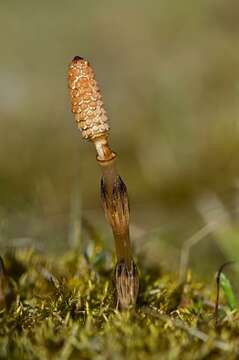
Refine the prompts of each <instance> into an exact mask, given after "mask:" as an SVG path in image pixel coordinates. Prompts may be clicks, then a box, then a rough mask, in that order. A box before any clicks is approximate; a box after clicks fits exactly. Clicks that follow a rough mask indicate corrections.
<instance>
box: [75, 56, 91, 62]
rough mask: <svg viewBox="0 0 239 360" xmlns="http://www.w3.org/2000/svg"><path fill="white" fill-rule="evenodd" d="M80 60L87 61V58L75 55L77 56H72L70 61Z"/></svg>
mask: <svg viewBox="0 0 239 360" xmlns="http://www.w3.org/2000/svg"><path fill="white" fill-rule="evenodd" d="M81 60H83V61H87V60H86V59H84V58H83V57H81V56H78V55H77V56H75V57H74V58H73V60H72V62H74V63H77V62H78V61H81ZM87 62H88V61H87Z"/></svg>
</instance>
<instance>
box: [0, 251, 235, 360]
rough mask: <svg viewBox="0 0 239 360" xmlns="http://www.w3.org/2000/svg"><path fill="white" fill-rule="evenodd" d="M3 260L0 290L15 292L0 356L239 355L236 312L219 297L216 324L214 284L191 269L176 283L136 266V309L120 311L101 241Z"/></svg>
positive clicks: (0, 328)
mask: <svg viewBox="0 0 239 360" xmlns="http://www.w3.org/2000/svg"><path fill="white" fill-rule="evenodd" d="M4 262H5V267H6V271H7V273H8V275H9V277H10V278H9V279H10V283H9V284H8V285H4V286H5V287H4V286H2V291H3V290H4V289H5V290H4V291H6V292H7V290H6V289H7V288H9V287H10V288H12V289H13V290H12V291H13V294H14V295H13V296H12V297H9V296H8V298H7V299H8V300H7V303H6V306H7V307H8V309H7V308H6V307H5V308H3V309H2V310H1V312H0V359H44V360H46V359H159V358H161V359H219V358H220V359H233V358H237V356H238V354H239V342H238V334H239V322H238V320H239V313H238V312H237V311H236V310H234V311H230V309H229V306H228V305H227V302H226V300H225V299H224V300H223V299H222V302H223V301H224V304H223V305H221V306H220V311H219V315H220V316H219V323H218V327H217V329H216V328H215V318H214V301H215V284H212V288H211V289H210V288H207V287H206V286H204V285H203V284H201V283H199V282H198V281H195V280H194V279H193V276H192V275H190V274H189V275H188V278H187V281H186V283H185V285H184V286H181V285H179V284H178V283H177V281H176V280H175V278H174V276H173V275H167V274H166V275H165V274H164V275H162V274H158V273H157V272H155V271H154V270H153V269H149V268H147V269H146V268H145V269H141V293H140V296H139V301H138V306H137V309H136V311H131V312H129V313H127V312H124V313H120V312H119V311H117V310H116V304H115V298H114V291H113V286H112V282H111V273H112V259H111V257H110V255H109V254H107V253H104V252H103V251H102V249H101V248H100V247H99V246H97V247H94V246H91V247H89V248H88V249H87V251H86V252H85V253H84V255H79V253H78V252H77V251H74V252H69V253H66V254H65V255H64V256H62V257H60V256H55V257H52V256H50V255H46V254H39V253H36V252H34V251H32V250H20V251H17V252H14V253H13V252H11V253H8V254H6V255H5V256H4ZM139 266H140V264H139ZM142 270H143V271H144V273H143V274H142ZM6 283H7V282H5V284H6ZM13 299H14V300H13ZM2 306H3V305H2Z"/></svg>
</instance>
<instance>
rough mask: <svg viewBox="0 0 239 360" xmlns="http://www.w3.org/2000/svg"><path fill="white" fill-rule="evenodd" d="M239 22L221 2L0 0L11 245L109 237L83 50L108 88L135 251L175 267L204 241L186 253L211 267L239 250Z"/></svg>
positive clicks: (5, 209) (0, 95) (1, 164)
mask: <svg viewBox="0 0 239 360" xmlns="http://www.w3.org/2000/svg"><path fill="white" fill-rule="evenodd" d="M238 18H239V3H238V1H230V2H228V1H225V0H224V1H223V0H200V1H197V2H192V1H191V0H182V1H180V2H176V1H167V0H161V1H151V0H149V1H138V0H137V1H136V0H132V1H126V0H121V1H118V2H116V1H114V2H110V1H104V0H102V1H96V0H92V1H80V0H78V1H72V0H71V1H66V0H62V1H56V0H52V1H46V0H42V1H38V2H35V1H30V0H25V1H17V0H15V1H14V0H12V1H10V2H7V1H1V2H0V28H1V31H0V43H1V56H0V79H1V81H0V215H1V220H0V235H1V246H2V247H5V246H6V245H7V246H25V245H29V244H34V245H35V246H36V247H38V248H41V249H51V250H55V249H58V250H60V249H65V248H67V247H68V246H69V244H72V243H75V242H77V241H78V239H79V238H80V237H81V238H83V239H84V241H85V243H86V244H87V236H88V238H90V237H92V233H93V234H95V235H97V236H100V237H101V239H102V241H103V242H105V244H106V246H108V245H107V244H109V246H111V247H112V240H111V234H110V230H109V228H108V227H107V225H106V223H105V221H104V216H103V213H102V211H101V209H100V200H99V194H98V183H99V176H100V172H99V169H98V167H97V164H96V162H95V159H94V158H95V154H94V150H93V147H92V146H91V145H90V144H87V143H83V141H82V140H81V137H80V134H79V132H78V131H77V130H76V127H75V125H74V121H73V116H72V115H71V112H70V105H69V96H68V89H67V66H68V64H69V62H70V60H71V59H72V57H73V56H75V55H80V56H83V57H86V58H88V60H90V62H91V64H92V65H93V66H94V68H95V71H96V74H97V79H98V81H99V83H100V85H101V88H102V91H103V94H104V101H105V104H106V108H107V110H108V113H109V116H110V119H111V129H112V131H111V144H112V147H113V149H114V150H115V151H116V152H117V153H118V155H119V161H118V166H119V169H120V173H121V175H122V177H123V178H124V180H125V182H126V183H127V186H128V191H129V194H130V199H131V212H132V237H133V240H134V243H135V247H136V251H138V252H139V253H141V254H142V253H143V254H144V258H145V259H147V260H148V262H149V263H151V264H155V266H165V267H166V268H167V267H168V268H170V269H172V268H174V269H176V270H177V269H178V268H179V262H180V253H181V249H182V246H183V244H184V248H185V249H186V252H187V245H186V246H185V242H187V241H188V240H189V243H190V242H192V243H194V242H197V241H199V240H200V239H201V240H200V242H199V243H198V244H196V245H195V246H194V247H193V248H192V251H191V252H190V263H191V264H192V265H193V266H194V268H196V269H197V270H198V271H200V272H201V273H207V274H210V276H211V274H213V272H214V271H216V269H217V267H218V266H219V264H221V263H222V262H223V261H224V260H226V259H232V258H233V259H237V258H239V232H238V231H237V228H238V214H239V209H238V206H239V202H238V200H239V177H238V176H239V161H238V153H239V106H238V99H239V66H238V65H239V48H238V37H239V22H238ZM79 219H83V221H80V220H79ZM84 234H85V235H84ZM87 234H88V235H87ZM192 236H193V238H192ZM189 243H186V244H189Z"/></svg>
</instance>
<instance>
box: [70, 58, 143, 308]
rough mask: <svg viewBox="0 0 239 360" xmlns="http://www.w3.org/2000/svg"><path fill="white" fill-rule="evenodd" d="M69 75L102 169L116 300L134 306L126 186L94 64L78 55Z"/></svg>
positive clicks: (78, 114) (76, 109)
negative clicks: (112, 144)
mask: <svg viewBox="0 0 239 360" xmlns="http://www.w3.org/2000/svg"><path fill="white" fill-rule="evenodd" d="M68 75H69V88H70V96H71V104H72V112H73V114H74V116H75V120H76V123H77V126H78V128H79V129H80V130H81V132H82V137H83V138H84V139H86V140H90V141H91V142H92V143H93V144H94V146H95V149H96V153H97V162H98V164H99V165H100V168H101V170H102V178H101V186H100V188H101V200H102V204H103V208H104V211H105V216H106V219H107V220H108V222H109V224H110V225H111V228H112V232H113V235H114V239H115V247H116V257H117V264H116V267H115V285H116V291H117V303H118V304H119V305H120V308H121V309H127V308H130V307H134V306H135V304H136V300H137V296H138V290H139V276H138V271H137V267H136V265H135V262H134V260H133V256H132V248H131V242H130V235H129V200H128V194H127V188H126V186H125V184H124V182H123V180H122V179H121V177H120V176H119V175H118V173H117V170H116V165H115V163H116V154H115V153H114V152H113V151H112V150H111V149H110V147H109V144H108V132H109V123H108V116H107V114H106V111H105V108H104V104H103V101H102V96H101V92H100V89H99V87H98V84H97V82H96V80H95V75H94V71H93V69H92V67H91V66H90V64H89V62H88V61H87V60H85V59H83V58H81V57H79V56H76V57H74V59H73V60H72V62H71V63H70V66H69V74H68Z"/></svg>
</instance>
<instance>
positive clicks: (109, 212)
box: [98, 158, 132, 266]
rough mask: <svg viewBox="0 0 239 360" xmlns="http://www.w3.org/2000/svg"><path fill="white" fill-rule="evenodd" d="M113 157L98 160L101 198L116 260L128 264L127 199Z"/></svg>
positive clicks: (129, 257)
mask: <svg viewBox="0 0 239 360" xmlns="http://www.w3.org/2000/svg"><path fill="white" fill-rule="evenodd" d="M115 159H116V158H114V159H112V160H110V161H105V162H102V161H99V160H98V163H99V165H100V167H101V169H102V179H101V198H102V203H103V207H104V210H105V215H106V218H107V220H108V221H109V223H110V225H111V227H112V231H113V234H114V238H115V246H116V256H117V260H118V261H121V260H124V261H125V262H126V264H127V266H130V262H131V260H132V251H131V243H130V237H129V201H128V194H127V189H126V186H125V184H124V182H123V181H122V179H121V178H120V176H119V175H118V173H117V170H116V166H115Z"/></svg>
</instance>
